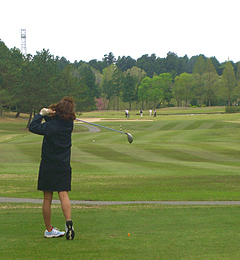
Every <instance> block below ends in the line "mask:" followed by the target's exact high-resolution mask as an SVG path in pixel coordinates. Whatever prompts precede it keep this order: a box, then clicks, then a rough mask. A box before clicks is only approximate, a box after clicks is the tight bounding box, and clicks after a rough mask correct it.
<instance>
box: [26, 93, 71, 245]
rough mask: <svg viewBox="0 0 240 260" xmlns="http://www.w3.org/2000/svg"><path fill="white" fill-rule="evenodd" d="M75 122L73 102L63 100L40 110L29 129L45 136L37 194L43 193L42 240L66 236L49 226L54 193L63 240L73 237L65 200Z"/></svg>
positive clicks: (67, 98) (69, 99) (66, 197)
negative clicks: (62, 222) (60, 213)
mask: <svg viewBox="0 0 240 260" xmlns="http://www.w3.org/2000/svg"><path fill="white" fill-rule="evenodd" d="M43 118H44V119H45V122H44V123H42V119H43ZM75 118H76V116H75V112H74V101H73V99H72V98H71V97H64V98H63V99H62V100H61V101H59V102H58V103H57V104H53V105H50V106H49V108H48V109H47V108H43V109H42V110H41V111H40V113H39V114H37V115H36V116H35V117H34V118H33V120H32V122H31V124H30V125H29V131H31V132H33V133H35V134H39V135H44V138H43V143H42V156H41V157H42V159H41V164H40V169H39V176H38V190H42V191H43V194H44V199H43V205H42V212H43V218H44V222H45V226H46V231H45V233H44V237H47V238H51V237H60V236H64V234H65V232H61V231H59V230H58V229H56V228H54V227H53V226H52V223H51V204H52V198H53V192H54V191H57V192H58V196H59V199H60V201H61V205H62V210H63V214H64V216H65V219H66V225H65V229H66V238H67V239H68V240H72V239H73V238H74V235H75V233H74V229H73V222H72V220H71V204H70V200H69V197H68V191H70V190H71V175H72V169H71V166H70V156H71V145H72V144H71V134H72V131H73V120H75Z"/></svg>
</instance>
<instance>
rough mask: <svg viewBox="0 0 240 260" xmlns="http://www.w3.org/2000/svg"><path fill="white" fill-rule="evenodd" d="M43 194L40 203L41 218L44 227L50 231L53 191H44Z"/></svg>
mask: <svg viewBox="0 0 240 260" xmlns="http://www.w3.org/2000/svg"><path fill="white" fill-rule="evenodd" d="M43 195H44V199H43V205H42V212H43V219H44V222H45V226H46V229H47V230H48V231H50V230H51V229H52V222H51V205H52V197H53V192H52V191H44V192H43Z"/></svg>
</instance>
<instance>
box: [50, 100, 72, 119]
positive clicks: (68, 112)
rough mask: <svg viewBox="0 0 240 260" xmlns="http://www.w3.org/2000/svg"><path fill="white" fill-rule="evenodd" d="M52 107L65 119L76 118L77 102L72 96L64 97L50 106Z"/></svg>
mask: <svg viewBox="0 0 240 260" xmlns="http://www.w3.org/2000/svg"><path fill="white" fill-rule="evenodd" d="M49 108H50V109H52V110H53V111H55V112H56V114H58V115H59V116H60V118H61V119H63V120H72V121H73V120H75V119H76V115H75V111H74V108H75V102H74V99H73V98H72V97H63V98H62V100H61V101H59V102H58V103H57V104H52V105H50V106H49Z"/></svg>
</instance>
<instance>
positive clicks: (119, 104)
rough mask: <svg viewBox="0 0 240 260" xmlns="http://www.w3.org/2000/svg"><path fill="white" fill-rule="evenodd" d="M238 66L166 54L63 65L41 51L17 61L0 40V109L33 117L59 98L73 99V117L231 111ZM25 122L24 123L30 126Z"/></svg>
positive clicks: (236, 91) (65, 62) (18, 54)
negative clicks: (169, 109)
mask: <svg viewBox="0 0 240 260" xmlns="http://www.w3.org/2000/svg"><path fill="white" fill-rule="evenodd" d="M239 64H240V62H237V63H233V62H232V61H226V62H224V63H219V62H218V60H217V59H216V58H215V57H211V58H207V57H205V56H204V55H198V56H193V57H191V58H190V59H189V58H188V57H187V56H186V55H185V56H184V57H178V56H177V55H176V54H175V53H172V52H169V53H168V54H167V56H166V58H158V57H156V55H155V54H152V55H143V56H142V57H140V58H139V59H137V60H134V59H132V58H131V57H130V56H128V57H125V56H123V57H118V58H115V57H114V55H113V53H111V52H110V53H109V54H106V55H104V57H103V59H102V60H101V61H98V60H95V59H94V60H90V61H89V62H85V61H79V62H77V61H75V62H73V63H71V62H69V61H68V60H67V59H66V58H64V57H61V58H59V57H54V56H53V55H52V54H51V53H50V52H49V50H45V49H43V50H42V51H39V52H36V54H35V55H31V54H28V55H27V56H23V55H22V54H21V52H20V50H19V49H17V48H12V49H9V48H8V47H7V46H6V45H5V43H4V42H3V41H1V40H0V109H1V113H2V111H3V109H6V108H9V109H10V108H11V109H14V110H15V111H16V112H17V113H16V115H19V113H21V112H27V113H30V119H31V114H32V113H34V112H35V111H38V110H39V109H41V108H42V107H44V106H48V105H49V104H50V103H53V102H57V101H58V100H59V99H61V98H62V97H63V96H66V95H69V96H73V97H74V99H75V100H76V104H77V107H76V109H77V110H78V111H90V110H94V109H110V108H111V109H117V110H119V109H123V106H124V108H126V107H128V108H129V109H130V110H131V107H132V104H135V107H136V104H137V107H139V109H148V108H150V107H151V108H159V107H166V106H182V105H184V106H189V105H195V106H203V105H207V106H215V105H226V106H231V105H233V104H238V98H239V94H240V93H239V90H240V81H239V80H240V66H239ZM30 119H29V120H30Z"/></svg>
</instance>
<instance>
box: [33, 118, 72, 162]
mask: <svg viewBox="0 0 240 260" xmlns="http://www.w3.org/2000/svg"><path fill="white" fill-rule="evenodd" d="M43 118H44V119H45V121H46V122H44V123H42V119H43ZM29 131H30V132H32V133H35V134H39V135H44V138H43V143H42V162H41V164H43V165H49V164H50V165H56V166H57V167H59V166H60V167H61V166H70V157H71V146H72V141H71V134H72V131H73V121H66V120H62V119H60V117H59V116H58V115H56V116H55V118H54V119H52V118H50V117H47V116H45V117H43V116H42V115H40V114H37V115H36V116H35V117H34V118H33V120H32V122H31V123H30V125H29Z"/></svg>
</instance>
